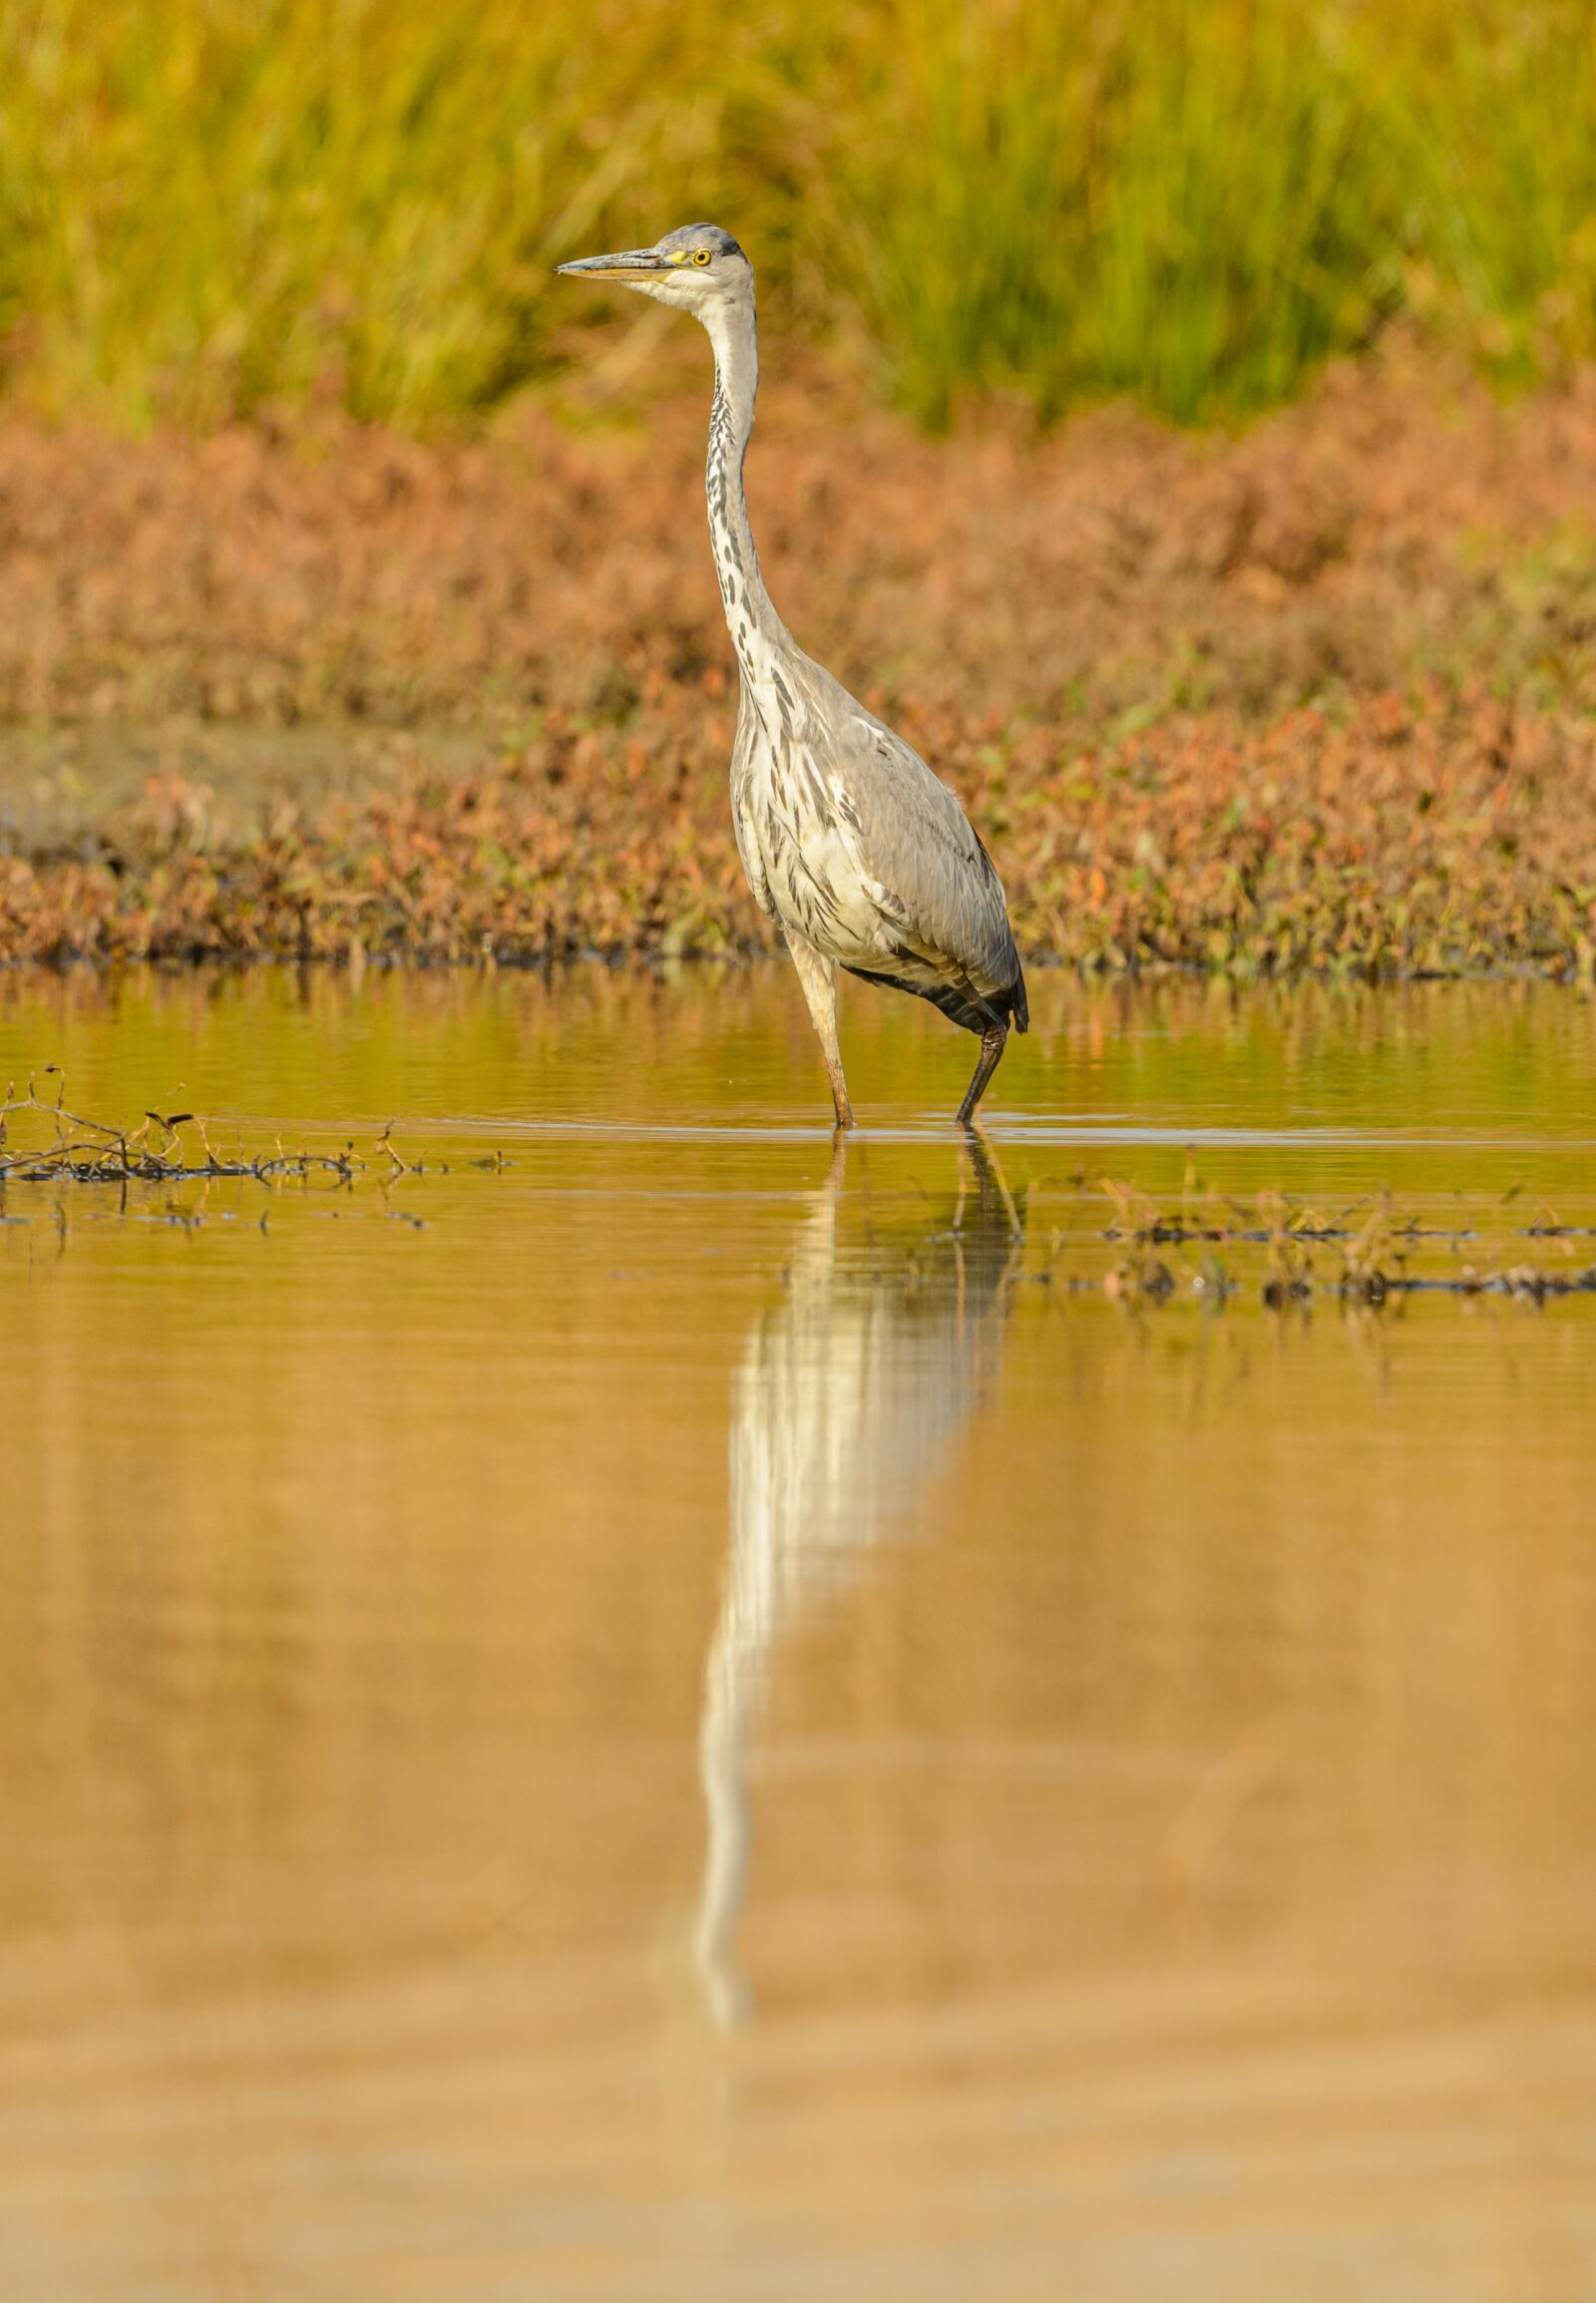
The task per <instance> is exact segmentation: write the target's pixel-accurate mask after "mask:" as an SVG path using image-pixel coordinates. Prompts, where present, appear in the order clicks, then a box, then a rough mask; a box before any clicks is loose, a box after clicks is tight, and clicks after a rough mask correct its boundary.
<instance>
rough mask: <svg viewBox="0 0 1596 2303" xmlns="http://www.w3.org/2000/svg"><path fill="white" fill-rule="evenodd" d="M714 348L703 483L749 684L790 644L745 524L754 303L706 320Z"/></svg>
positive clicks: (755, 363)
mask: <svg viewBox="0 0 1596 2303" xmlns="http://www.w3.org/2000/svg"><path fill="white" fill-rule="evenodd" d="M705 326H706V327H707V329H708V332H709V340H710V342H711V344H713V346H714V351H715V400H714V406H713V407H712V408H711V410H710V412H709V460H708V464H707V466H706V468H705V473H704V486H705V490H706V493H707V495H708V499H709V542H710V547H711V549H712V551H713V553H714V558H715V574H716V576H718V578H719V580H720V597H721V600H722V603H723V604H724V607H725V610H726V629H727V630H728V631H729V632H730V633H731V638H732V645H733V646H734V647H735V648H736V650H737V657H738V661H739V662H740V664H741V665H742V669H743V675H744V677H745V678H748V679H755V678H757V677H758V676H759V674H760V672H761V671H762V670H763V669H764V667H765V666H766V665H767V664H768V662H769V659H770V655H771V653H772V651H773V650H779V649H780V648H782V647H784V646H785V647H790V646H791V645H792V641H791V637H790V635H789V633H788V631H787V627H786V625H785V624H784V623H783V622H782V620H781V618H780V616H779V615H778V614H777V613H776V611H775V609H774V608H773V607H772V606H771V604H770V594H769V593H768V592H767V591H766V589H765V582H764V577H763V576H761V575H760V573H759V555H758V553H757V552H756V551H755V549H754V539H753V531H752V529H751V528H750V527H749V525H748V502H747V498H746V497H745V495H744V494H743V484H742V468H743V459H744V458H745V457H746V455H747V453H748V435H749V434H750V433H751V432H752V430H753V428H754V395H755V393H756V392H757V391H758V389H759V340H758V335H757V331H756V329H755V325H754V308H753V299H752V297H749V298H748V300H747V301H746V302H744V303H738V304H735V305H733V306H732V307H731V308H730V309H729V310H716V311H715V312H713V313H712V314H711V315H710V317H709V318H708V319H707V320H706V321H705Z"/></svg>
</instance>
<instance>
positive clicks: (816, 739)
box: [559, 223, 1030, 1128]
mask: <svg viewBox="0 0 1596 2303" xmlns="http://www.w3.org/2000/svg"><path fill="white" fill-rule="evenodd" d="M559 269H560V270H561V271H562V272H565V273H570V274H572V275H574V276H575V277H578V278H581V279H589V280H614V281H616V282H618V283H619V284H620V285H621V286H622V287H626V288H634V289H636V290H637V292H638V293H639V294H641V295H645V296H652V297H654V298H655V299H656V300H657V301H658V302H660V303H663V304H672V305H674V306H675V307H676V308H677V309H678V310H681V311H687V312H690V313H691V314H692V315H693V317H694V319H696V320H698V321H699V322H700V323H701V324H702V326H703V327H704V329H705V330H706V332H707V334H708V337H709V341H710V343H711V345H712V346H713V349H714V355H715V393H714V401H713V405H712V407H711V409H710V415H709V454H708V462H707V466H706V472H705V485H706V489H707V494H708V499H709V536H710V544H711V547H712V549H713V553H714V561H715V573H716V576H718V578H719V581H720V596H721V600H722V602H723V604H724V606H725V611H726V625H727V629H728V630H729V632H730V634H731V640H732V645H733V647H734V648H735V650H736V654H737V666H738V672H739V675H740V687H741V694H740V700H739V705H738V712H737V734H736V740H735V743H734V746H733V750H732V761H731V817H732V828H733V830H734V832H735V834H736V839H737V853H738V855H739V856H740V857H741V859H742V867H743V871H744V872H745V874H746V875H747V879H748V885H749V888H750V890H751V891H752V893H753V897H754V901H755V902H756V903H757V904H758V906H759V908H760V910H761V911H762V912H763V913H764V914H765V915H766V917H767V918H768V919H770V920H773V921H774V922H775V923H776V925H777V927H778V928H779V929H780V930H781V933H782V936H783V938H784V939H785V941H786V945H787V949H788V951H789V952H790V954H791V955H792V960H793V964H794V965H795V966H796V968H797V970H798V980H799V982H800V983H801V984H802V986H803V991H804V997H805V999H806V1001H807V1002H808V1006H809V1013H810V1016H811V1017H812V1019H813V1022H814V1026H815V1030H816V1033H817V1034H818V1036H819V1039H820V1046H821V1052H822V1054H823V1055H824V1057H825V1061H826V1072H827V1075H828V1077H829V1079H830V1081H831V1098H832V1106H833V1110H834V1112H835V1115H836V1125H837V1126H838V1128H848V1127H852V1126H853V1124H854V1115H853V1107H852V1105H851V1104H850V1102H849V1099H848V1083H847V1080H846V1079H845V1078H844V1076H843V1067H842V1052H841V1049H840V1047H839V1045H838V1041H837V973H836V971H837V969H838V968H839V967H842V968H845V969H846V970H847V972H848V973H849V974H850V975H857V976H860V977H862V978H863V979H864V980H865V981H866V982H869V983H883V984H888V985H890V986H891V987H892V988H893V989H894V990H896V991H908V992H913V993H915V994H916V995H917V996H918V997H920V998H922V999H929V1000H930V1001H931V1003H932V1005H933V1006H934V1007H939V1008H941V1010H942V1012H943V1013H944V1015H947V1016H950V1017H951V1018H952V1019H953V1021H954V1022H955V1023H957V1024H961V1025H962V1026H963V1027H964V1029H965V1030H966V1031H971V1032H974V1033H975V1034H976V1036H977V1037H978V1038H979V1039H980V1041H981V1053H980V1055H979V1056H978V1058H977V1060H976V1069H975V1072H974V1075H973V1076H972V1078H971V1082H970V1085H969V1087H968V1088H967V1089H966V1091H965V1097H964V1101H963V1102H962V1103H961V1104H960V1106H959V1111H958V1119H959V1121H960V1123H961V1124H963V1125H964V1126H966V1127H970V1126H971V1125H972V1124H973V1123H974V1120H975V1115H976V1108H977V1106H978V1104H979V1103H980V1102H981V1099H982V1096H983V1095H984V1094H985V1092H986V1090H987V1087H988V1084H989V1082H990V1081H991V1079H992V1075H993V1073H994V1072H995V1071H996V1070H997V1068H998V1061H999V1059H1000V1058H1001V1055H1002V1052H1003V1045H1004V1042H1005V1041H1006V1039H1007V1037H1008V1029H1009V1025H1010V1024H1012V1025H1013V1027H1014V1029H1015V1030H1016V1031H1024V1030H1025V1029H1026V1027H1027V1025H1028V1023H1029V1020H1030V1014H1029V1009H1028V1006H1027V1004H1026V999H1025V978H1024V973H1023V971H1022V969H1021V967H1020V964H1019V954H1018V952H1017V951H1016V949H1015V946H1014V938H1013V931H1012V930H1011V928H1010V927H1009V924H1008V911H1007V907H1006V905H1005V903H1004V901H1003V891H1002V885H1001V883H1000V882H999V880H998V873H997V870H996V868H995V867H994V865H993V861H992V858H991V857H990V856H989V855H988V853H987V850H986V848H985V847H984V845H983V844H982V841H981V838H980V835H979V834H978V833H977V832H976V831H975V829H974V827H973V826H972V825H971V823H970V820H969V818H968V817H967V816H966V814H965V812H964V809H963V808H962V807H961V806H960V804H959V801H958V799H957V798H956V797H955V795H954V793H953V792H952V791H951V790H950V789H949V787H948V786H947V785H946V784H945V783H944V782H943V781H942V779H941V778H940V777H939V776H937V775H935V774H933V772H932V770H931V769H930V768H929V767H928V766H927V765H926V763H925V761H924V760H923V759H922V758H921V757H920V755H919V753H918V752H916V751H915V750H913V749H912V747H911V746H910V745H909V744H907V743H905V741H904V740H903V738H902V736H900V735H897V734H895V732H894V731H893V730H892V729H891V728H889V727H887V726H886V725H885V724H884V723H883V722H882V721H881V720H879V719H877V718H876V716H875V715H874V713H872V712H869V711H867V710H866V709H865V707H864V705H863V704H862V703H860V702H859V701H858V700H857V698H856V697H854V696H851V695H850V694H849V692H848V690H847V689H846V688H845V687H844V686H843V685H842V683H841V682H840V681H839V680H836V679H834V678H833V677H832V675H831V674H830V672H828V671H826V670H824V669H823V668H822V666H821V665H820V664H818V663H816V662H815V661H814V660H813V658H812V657H810V656H807V655H805V654H804V652H803V650H802V649H801V648H800V647H799V646H798V644H797V642H796V641H795V640H794V638H793V636H792V634H791V632H789V631H788V629H787V627H786V625H785V624H784V623H783V622H782V620H781V617H780V616H779V615H778V614H777V613H776V610H775V608H774V607H773V606H772V604H771V600H770V594H769V593H768V591H766V589H765V584H764V578H763V576H761V575H760V572H759V555H758V553H757V552H756V551H755V549H754V540H753V531H752V529H751V528H750V526H749V521H748V500H747V497H746V494H745V492H744V488H743V466H744V462H745V460H746V457H747V453H748V440H749V435H750V434H751V432H752V430H753V422H754V397H755V394H756V393H757V391H758V388H759V336H758V328H757V324H756V321H755V316H754V274H753V266H752V265H751V264H750V263H749V261H748V258H747V257H746V256H745V255H744V253H743V251H742V249H741V248H740V247H739V246H738V244H737V242H736V241H735V240H734V239H733V238H732V236H731V234H730V232H728V231H723V230H722V229H721V228H720V226H719V225H718V224H708V223H698V224H686V225H684V226H683V227H682V228H681V229H680V230H679V231H672V232H667V233H666V234H665V236H664V238H663V239H661V240H658V241H656V242H655V244H654V245H653V246H652V247H650V248H627V249H623V250H621V251H620V252H618V253H616V254H613V255H601V256H582V257H579V258H578V259H577V260H576V261H574V262H572V263H565V264H561V265H560V266H559Z"/></svg>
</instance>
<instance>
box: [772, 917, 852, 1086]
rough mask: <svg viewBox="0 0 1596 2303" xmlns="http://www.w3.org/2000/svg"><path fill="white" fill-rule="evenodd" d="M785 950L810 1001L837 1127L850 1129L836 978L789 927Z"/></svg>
mask: <svg viewBox="0 0 1596 2303" xmlns="http://www.w3.org/2000/svg"><path fill="white" fill-rule="evenodd" d="M786 934H787V949H788V951H789V952H790V953H791V954H792V963H793V965H794V966H795V967H796V968H797V970H798V980H799V982H800V983H801V984H802V985H803V987H804V997H805V999H807V1000H808V1002H809V1013H810V1017H811V1019H812V1021H813V1023H814V1026H815V1029H816V1031H817V1032H818V1033H819V1035H820V1052H821V1054H822V1055H823V1056H824V1057H825V1059H826V1076H827V1078H828V1079H829V1080H830V1081H831V1101H832V1106H833V1109H834V1110H835V1111H836V1114H837V1125H838V1126H839V1127H852V1126H853V1124H854V1115H853V1108H852V1106H851V1105H850V1103H849V1101H848V1082H847V1081H846V1080H845V1079H844V1078H843V1075H842V1050H841V1048H840V1047H839V1046H838V1045H837V977H836V971H835V969H834V968H833V966H832V963H831V961H830V960H825V959H822V957H821V955H820V954H819V953H818V952H817V951H816V950H815V948H814V946H813V945H812V944H806V943H805V942H804V940H803V938H802V937H801V936H795V935H794V934H793V932H792V930H791V929H790V928H789V929H788V930H787V932H786Z"/></svg>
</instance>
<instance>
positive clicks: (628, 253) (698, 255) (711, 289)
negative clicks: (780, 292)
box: [558, 223, 754, 321]
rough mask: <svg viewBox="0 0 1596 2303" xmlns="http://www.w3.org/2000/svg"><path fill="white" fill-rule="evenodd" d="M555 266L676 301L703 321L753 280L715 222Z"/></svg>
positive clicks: (737, 298)
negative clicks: (648, 245) (617, 251)
mask: <svg viewBox="0 0 1596 2303" xmlns="http://www.w3.org/2000/svg"><path fill="white" fill-rule="evenodd" d="M558 268H559V269H560V270H561V271H563V272H569V273H571V274H572V276H573V277H574V278H577V279H584V280H618V281H619V283H620V285H621V286H622V287H625V288H636V289H637V291H638V292H639V294H641V295H645V296H654V297H656V298H657V299H658V301H659V302H660V303H662V304H676V305H678V306H679V307H680V308H681V310H683V311H686V312H692V313H694V314H695V315H696V316H697V317H698V318H699V319H700V320H705V321H707V320H709V319H710V318H711V317H712V316H713V315H714V314H716V313H717V312H723V311H724V310H725V309H726V308H727V306H728V305H731V304H734V303H739V302H741V301H743V300H744V299H745V298H746V297H748V296H749V295H751V294H752V292H753V282H754V274H753V266H752V265H751V264H750V263H749V261H748V258H747V257H746V256H745V255H744V254H743V252H742V250H741V248H740V247H739V246H738V245H737V243H736V241H735V240H734V239H733V238H732V236H731V234H730V232H727V231H722V230H721V228H720V226H719V224H715V223H689V224H683V225H682V227H681V229H680V231H673V232H666V234H665V236H664V238H663V239H662V240H656V241H655V242H654V245H653V246H652V247H651V248H626V249H624V250H623V251H622V252H621V253H620V254H619V255H612V256H579V257H578V259H577V261H576V262H575V263H570V264H561V265H560V266H559V267H558Z"/></svg>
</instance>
